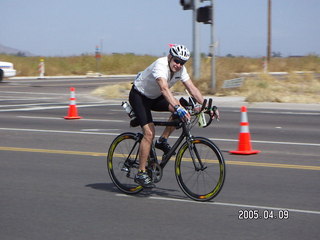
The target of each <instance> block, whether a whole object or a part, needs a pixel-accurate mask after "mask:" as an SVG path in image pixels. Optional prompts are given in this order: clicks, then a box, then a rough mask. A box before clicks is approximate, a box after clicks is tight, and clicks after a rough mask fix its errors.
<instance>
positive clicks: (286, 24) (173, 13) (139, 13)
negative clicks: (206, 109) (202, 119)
mask: <svg viewBox="0 0 320 240" xmlns="http://www.w3.org/2000/svg"><path fill="white" fill-rule="evenodd" d="M209 4H210V1H204V2H203V3H200V6H206V5H209ZM214 6H215V7H214V10H215V16H214V20H215V24H214V26H215V41H216V46H217V47H216V53H217V55H219V56H225V55H227V54H232V55H234V56H251V57H262V56H266V54H267V9H268V0H214ZM0 10H1V11H0V12H1V15H0V44H2V45H5V46H7V47H12V48H16V49H19V50H22V51H29V52H31V53H33V54H35V55H38V56H70V55H81V54H93V53H94V51H95V48H96V46H97V45H99V46H100V47H101V50H102V52H103V53H104V54H111V53H135V54H139V55H140V54H141V55H144V54H147V55H155V56H163V55H164V54H165V53H167V51H168V44H170V43H178V44H184V45H186V46H187V47H188V48H189V49H190V50H191V51H192V33H193V31H192V11H191V10H183V9H182V6H181V5H180V0H54V1H53V0H27V1H26V0H0ZM319 12H320V0H272V52H277V53H281V55H282V56H284V57H286V56H292V55H308V54H317V55H320V18H319ZM200 29H201V31H200V45H201V52H203V53H206V54H207V53H208V52H209V45H210V42H211V38H210V31H211V26H210V25H208V24H200Z"/></svg>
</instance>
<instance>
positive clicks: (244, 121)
mask: <svg viewBox="0 0 320 240" xmlns="http://www.w3.org/2000/svg"><path fill="white" fill-rule="evenodd" d="M240 126H241V127H240V134H239V144H238V150H236V151H229V152H230V153H233V154H256V153H259V152H261V151H259V150H252V148H251V142H250V141H251V140H250V132H249V122H248V116H247V107H246V106H242V107H241V122H240Z"/></svg>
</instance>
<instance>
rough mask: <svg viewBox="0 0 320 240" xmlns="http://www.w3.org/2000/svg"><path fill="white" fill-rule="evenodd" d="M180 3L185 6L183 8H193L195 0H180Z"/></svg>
mask: <svg viewBox="0 0 320 240" xmlns="http://www.w3.org/2000/svg"><path fill="white" fill-rule="evenodd" d="M180 4H181V5H182V6H183V10H191V9H193V0H180Z"/></svg>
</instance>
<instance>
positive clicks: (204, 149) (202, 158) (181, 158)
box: [176, 138, 225, 201]
mask: <svg viewBox="0 0 320 240" xmlns="http://www.w3.org/2000/svg"><path fill="white" fill-rule="evenodd" d="M176 177H177V181H178V183H179V186H180V187H181V189H182V190H183V191H184V193H185V194H186V195H187V196H189V197H190V198H192V199H194V200H197V201H208V200H210V199H212V198H214V197H215V196H216V195H217V194H218V193H219V191H220V190H221V188H222V185H223V183H224V177H225V164H224V160H223V157H222V154H221V153H220V151H219V149H218V148H217V147H216V146H215V145H214V144H213V143H212V142H211V141H210V140H208V139H205V138H197V139H195V140H193V142H192V147H189V146H188V144H187V143H185V144H184V145H183V146H182V147H181V148H180V150H179V153H178V158H177V160H176Z"/></svg>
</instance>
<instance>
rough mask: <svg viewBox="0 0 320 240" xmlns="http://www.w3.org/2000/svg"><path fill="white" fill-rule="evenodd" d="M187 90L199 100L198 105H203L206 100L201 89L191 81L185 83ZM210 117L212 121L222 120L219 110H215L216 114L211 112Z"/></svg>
mask: <svg viewBox="0 0 320 240" xmlns="http://www.w3.org/2000/svg"><path fill="white" fill-rule="evenodd" d="M183 84H184V86H185V87H186V89H187V90H188V91H189V93H190V94H191V95H192V96H193V97H194V98H195V99H196V100H197V102H198V103H200V104H203V101H204V98H203V96H202V94H201V92H200V91H199V89H198V88H197V87H196V86H195V85H194V84H193V82H192V81H191V80H190V79H189V80H187V81H186V82H183ZM210 116H211V118H212V119H214V118H217V119H219V118H220V114H219V110H217V109H216V110H215V111H214V112H213V111H212V110H211V111H210Z"/></svg>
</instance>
